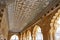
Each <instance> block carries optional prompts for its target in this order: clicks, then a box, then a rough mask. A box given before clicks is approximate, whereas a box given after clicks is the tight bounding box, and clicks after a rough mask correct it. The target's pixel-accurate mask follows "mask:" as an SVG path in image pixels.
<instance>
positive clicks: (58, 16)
mask: <svg viewBox="0 0 60 40" xmlns="http://www.w3.org/2000/svg"><path fill="white" fill-rule="evenodd" d="M50 26H51V29H52V30H51V31H52V34H53V37H52V35H51V37H52V38H51V39H53V40H59V39H60V9H59V10H58V12H57V13H55V16H53V19H52V20H51V23H50Z"/></svg>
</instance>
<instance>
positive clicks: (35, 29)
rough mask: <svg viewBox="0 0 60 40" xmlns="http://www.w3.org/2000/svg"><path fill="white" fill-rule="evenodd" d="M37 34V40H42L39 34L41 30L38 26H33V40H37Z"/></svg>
mask: <svg viewBox="0 0 60 40" xmlns="http://www.w3.org/2000/svg"><path fill="white" fill-rule="evenodd" d="M38 32H39V34H38V35H40V37H39V40H43V35H42V32H41V28H40V26H38V25H35V27H34V28H33V40H38V38H37V33H38Z"/></svg>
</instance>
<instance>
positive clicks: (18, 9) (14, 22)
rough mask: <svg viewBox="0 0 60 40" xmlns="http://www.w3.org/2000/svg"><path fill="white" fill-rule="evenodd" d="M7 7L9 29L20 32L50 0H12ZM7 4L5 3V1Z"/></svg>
mask: <svg viewBox="0 0 60 40" xmlns="http://www.w3.org/2000/svg"><path fill="white" fill-rule="evenodd" d="M13 1H14V2H12V1H10V3H9V5H7V8H8V21H9V30H10V31H12V32H20V31H21V30H23V29H24V28H25V27H26V26H27V25H28V24H29V23H30V22H31V23H32V21H33V20H36V18H35V17H37V15H38V13H40V12H41V11H42V10H43V9H44V8H46V7H47V5H48V4H49V3H50V2H51V1H52V0H13ZM6 4H7V3H6Z"/></svg>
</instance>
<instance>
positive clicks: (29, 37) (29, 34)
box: [27, 30, 32, 40]
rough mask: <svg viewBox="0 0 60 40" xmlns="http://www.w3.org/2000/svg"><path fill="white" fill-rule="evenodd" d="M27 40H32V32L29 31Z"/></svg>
mask: <svg viewBox="0 0 60 40" xmlns="http://www.w3.org/2000/svg"><path fill="white" fill-rule="evenodd" d="M27 40H32V38H31V31H30V30H28V31H27Z"/></svg>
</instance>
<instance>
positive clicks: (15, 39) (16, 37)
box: [10, 34, 19, 40]
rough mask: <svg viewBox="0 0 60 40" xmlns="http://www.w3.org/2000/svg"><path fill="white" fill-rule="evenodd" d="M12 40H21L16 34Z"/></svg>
mask: <svg viewBox="0 0 60 40" xmlns="http://www.w3.org/2000/svg"><path fill="white" fill-rule="evenodd" d="M10 40H19V37H18V35H16V34H14V35H12V36H11V38H10Z"/></svg>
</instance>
